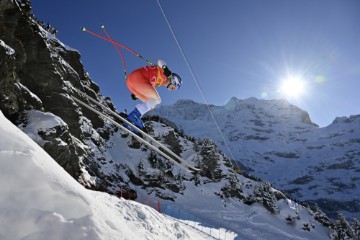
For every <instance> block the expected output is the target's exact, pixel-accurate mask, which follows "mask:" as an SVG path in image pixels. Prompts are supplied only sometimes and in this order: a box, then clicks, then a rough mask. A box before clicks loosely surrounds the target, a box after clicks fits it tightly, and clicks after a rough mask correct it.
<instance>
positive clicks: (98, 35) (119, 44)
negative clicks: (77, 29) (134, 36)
mask: <svg viewBox="0 0 360 240" xmlns="http://www.w3.org/2000/svg"><path fill="white" fill-rule="evenodd" d="M82 30H83V31H84V32H87V33H90V34H91V35H93V36H96V37H98V38H101V39H103V40H105V41H109V42H112V43H113V44H115V45H117V46H120V47H122V48H124V49H126V50H128V51H129V52H131V53H132V54H134V55H135V56H137V57H139V58H141V59H142V60H144V61H145V62H147V63H148V64H150V65H152V66H156V64H154V63H152V62H150V61H149V60H147V59H146V58H144V57H143V56H141V55H140V54H139V53H137V52H135V51H134V50H132V49H131V48H129V47H127V46H125V45H124V44H121V43H119V42H117V41H113V40H111V39H109V38H107V37H105V36H103V35H100V34H98V33H96V32H93V31H91V30H89V29H87V28H85V27H82Z"/></svg>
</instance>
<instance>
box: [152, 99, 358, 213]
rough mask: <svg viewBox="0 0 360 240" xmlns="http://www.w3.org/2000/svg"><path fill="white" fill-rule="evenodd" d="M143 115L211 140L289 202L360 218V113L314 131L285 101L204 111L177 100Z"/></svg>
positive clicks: (307, 119)
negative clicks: (275, 188) (282, 193)
mask: <svg viewBox="0 0 360 240" xmlns="http://www.w3.org/2000/svg"><path fill="white" fill-rule="evenodd" d="M149 114H151V115H158V116H161V117H162V118H165V119H167V121H168V122H169V123H170V124H172V125H175V126H176V127H177V128H178V129H181V130H182V131H183V132H184V133H185V134H188V135H191V136H194V137H197V138H204V137H209V138H211V139H213V140H214V142H215V143H216V144H217V145H218V146H219V148H220V149H221V150H222V151H223V152H224V153H225V154H227V156H229V157H231V156H233V157H234V158H235V159H236V160H237V161H239V162H240V163H241V164H243V165H244V166H245V170H246V171H248V172H249V173H250V174H252V175H255V176H257V177H260V178H261V179H263V180H267V181H270V182H271V183H272V184H274V185H275V186H276V187H277V188H279V189H281V190H282V191H286V192H288V193H289V194H290V196H291V197H293V198H295V199H299V200H301V201H307V202H310V203H311V202H312V203H315V202H316V203H317V204H319V205H320V206H321V207H322V209H325V210H326V212H327V213H328V214H330V215H331V216H332V217H334V216H336V211H339V210H340V211H344V212H347V216H349V217H352V216H357V217H359V216H360V203H359V201H358V200H359V199H360V184H359V182H360V181H359V180H360V115H354V116H350V117H339V118H336V119H335V120H334V121H333V122H332V124H331V125H329V126H327V127H324V128H319V127H318V126H317V125H316V124H314V123H313V122H312V121H311V120H310V117H309V114H308V113H307V112H305V111H303V110H302V109H300V108H298V107H296V106H294V105H291V104H289V103H288V102H287V101H286V100H259V99H256V98H249V99H245V100H240V99H237V98H234V97H233V98H231V100H230V101H229V102H228V103H226V104H225V105H224V106H214V105H211V106H209V107H207V106H206V105H204V104H200V103H196V102H194V101H192V100H181V101H178V102H176V103H175V104H173V105H168V106H166V105H162V106H160V107H158V108H156V109H154V110H152V111H151V112H150V113H149ZM214 119H215V120H216V121H215V120H214ZM219 130H220V131H219ZM229 149H230V150H231V152H229Z"/></svg>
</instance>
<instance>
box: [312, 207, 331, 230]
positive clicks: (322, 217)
mask: <svg viewBox="0 0 360 240" xmlns="http://www.w3.org/2000/svg"><path fill="white" fill-rule="evenodd" d="M314 218H315V220H317V221H318V222H320V223H321V224H322V225H323V226H325V227H329V226H331V224H332V222H331V220H330V219H329V218H328V216H326V214H325V213H324V212H323V211H321V209H320V208H319V206H318V205H317V204H315V212H314Z"/></svg>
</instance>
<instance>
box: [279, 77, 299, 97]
mask: <svg viewBox="0 0 360 240" xmlns="http://www.w3.org/2000/svg"><path fill="white" fill-rule="evenodd" d="M279 92H280V93H281V94H282V95H284V96H285V97H287V98H298V97H300V96H302V95H303V94H304V92H305V81H304V80H303V79H302V78H301V77H299V76H292V75H291V76H288V77H287V78H285V79H284V80H283V81H282V82H281V85H280V89H279Z"/></svg>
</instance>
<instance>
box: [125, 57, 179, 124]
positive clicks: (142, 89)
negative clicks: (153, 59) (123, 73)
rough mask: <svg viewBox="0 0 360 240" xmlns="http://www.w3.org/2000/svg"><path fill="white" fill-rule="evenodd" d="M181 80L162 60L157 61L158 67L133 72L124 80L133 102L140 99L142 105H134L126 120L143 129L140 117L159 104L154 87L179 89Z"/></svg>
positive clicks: (158, 97)
mask: <svg viewBox="0 0 360 240" xmlns="http://www.w3.org/2000/svg"><path fill="white" fill-rule="evenodd" d="M181 84H182V81H181V78H180V76H179V75H177V74H176V73H172V72H171V71H170V70H169V68H168V67H167V66H166V63H165V62H164V61H163V60H158V66H146V67H142V68H139V69H137V70H134V71H133V72H131V73H130V75H129V76H128V78H127V79H126V85H127V87H128V88H129V90H130V92H131V93H132V94H131V97H132V99H133V100H136V99H140V100H141V101H142V103H139V104H137V105H136V107H135V109H134V110H133V111H132V112H130V113H129V115H128V116H127V119H128V120H129V121H130V122H132V123H133V124H134V125H136V126H137V127H139V128H140V129H142V130H143V129H144V123H143V122H142V120H141V117H142V116H143V115H144V114H145V113H146V112H148V111H150V110H151V109H153V108H155V107H156V105H158V104H159V103H160V102H161V99H160V96H159V93H158V92H157V91H156V89H155V88H156V87H160V86H166V88H167V89H168V90H175V89H179V88H180V86H181Z"/></svg>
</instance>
